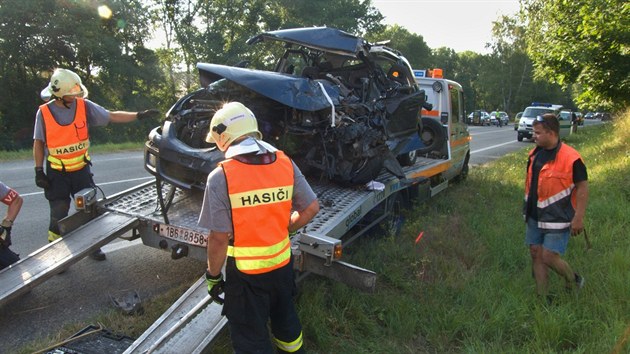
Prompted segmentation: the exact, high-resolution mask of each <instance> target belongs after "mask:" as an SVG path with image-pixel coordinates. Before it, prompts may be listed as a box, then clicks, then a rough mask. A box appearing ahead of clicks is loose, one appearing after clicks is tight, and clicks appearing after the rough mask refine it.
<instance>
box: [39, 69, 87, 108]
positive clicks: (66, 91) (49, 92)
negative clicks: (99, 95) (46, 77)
mask: <svg viewBox="0 0 630 354" xmlns="http://www.w3.org/2000/svg"><path fill="white" fill-rule="evenodd" d="M63 96H78V97H87V96H88V90H87V89H86V88H85V86H83V83H81V78H80V77H79V75H77V74H76V73H74V72H73V71H70V70H68V69H55V72H53V74H52V76H51V77H50V83H48V86H46V88H45V89H43V90H42V92H41V97H42V99H43V100H44V101H48V100H49V99H51V97H56V98H62V97H63Z"/></svg>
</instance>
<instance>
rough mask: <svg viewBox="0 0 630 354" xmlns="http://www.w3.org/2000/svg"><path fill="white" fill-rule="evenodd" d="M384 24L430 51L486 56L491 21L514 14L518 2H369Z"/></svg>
mask: <svg viewBox="0 0 630 354" xmlns="http://www.w3.org/2000/svg"><path fill="white" fill-rule="evenodd" d="M372 5H373V6H374V7H376V8H377V9H378V10H379V11H380V12H381V14H382V15H383V16H385V23H386V24H388V25H393V24H397V25H399V26H401V27H405V28H406V29H407V30H408V31H409V32H411V33H415V34H419V35H421V36H422V37H423V38H424V41H425V42H426V43H427V45H428V46H429V47H430V48H431V49H434V48H439V47H449V48H452V49H454V50H455V51H456V52H463V51H466V50H472V51H474V52H477V53H483V54H486V53H489V52H490V50H489V49H487V48H485V45H486V43H488V42H490V41H491V40H492V21H496V20H497V19H498V18H499V16H500V15H513V14H515V13H517V12H518V9H519V4H518V0H372Z"/></svg>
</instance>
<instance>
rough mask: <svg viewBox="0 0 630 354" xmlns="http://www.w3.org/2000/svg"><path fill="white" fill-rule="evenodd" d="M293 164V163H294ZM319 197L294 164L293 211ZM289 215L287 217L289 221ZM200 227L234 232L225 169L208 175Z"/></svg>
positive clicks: (306, 205) (303, 207)
mask: <svg viewBox="0 0 630 354" xmlns="http://www.w3.org/2000/svg"><path fill="white" fill-rule="evenodd" d="M292 163H293V162H292ZM316 198H317V195H316V194H315V192H313V189H312V188H311V186H310V185H309V184H308V182H307V181H306V178H305V177H304V175H303V174H302V171H300V169H299V168H298V167H297V166H296V165H295V163H293V200H292V209H293V210H298V211H302V210H304V209H306V207H308V206H309V205H310V204H311V203H312V202H313V201H314V200H315V199H316ZM288 218H289V215H287V220H288ZM198 224H199V226H201V227H203V228H205V229H208V230H212V231H217V232H229V233H231V232H232V213H231V209H230V201H229V198H228V191H227V184H226V180H225V173H224V172H223V168H221V167H217V168H215V169H214V171H212V172H211V173H210V174H209V175H208V180H207V182H206V190H205V194H204V196H203V205H202V206H201V214H199V221H198Z"/></svg>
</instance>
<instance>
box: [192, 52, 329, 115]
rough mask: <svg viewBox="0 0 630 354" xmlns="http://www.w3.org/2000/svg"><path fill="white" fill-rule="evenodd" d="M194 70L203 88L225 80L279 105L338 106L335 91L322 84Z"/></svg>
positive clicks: (208, 67)
mask: <svg viewBox="0 0 630 354" xmlns="http://www.w3.org/2000/svg"><path fill="white" fill-rule="evenodd" d="M197 69H199V77H200V81H201V85H202V86H203V87H206V86H208V85H209V84H210V83H212V82H214V81H217V80H219V79H222V78H225V79H227V80H230V81H233V82H235V83H237V84H239V85H241V86H245V87H247V88H248V89H250V90H253V91H254V92H256V93H258V94H260V95H263V96H265V97H268V98H271V99H273V100H275V101H278V102H280V103H282V104H285V105H287V106H290V107H293V108H297V109H302V110H307V111H317V110H320V109H323V108H329V107H330V104H331V103H330V102H329V101H328V99H331V100H332V101H333V103H335V104H338V103H339V98H338V97H339V91H338V90H337V89H336V88H335V87H334V86H333V85H331V84H330V83H329V82H327V81H324V80H309V79H306V78H303V77H295V76H292V75H287V74H280V73H276V72H273V71H262V70H254V69H244V68H238V67H233V66H225V65H219V64H207V63H199V64H197ZM320 82H321V85H320V84H319V83H320ZM322 88H324V89H325V90H326V93H324V92H323V91H322ZM327 96H328V97H327Z"/></svg>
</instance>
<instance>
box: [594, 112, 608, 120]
mask: <svg viewBox="0 0 630 354" xmlns="http://www.w3.org/2000/svg"><path fill="white" fill-rule="evenodd" d="M595 119H601V120H610V113H608V112H597V113H595Z"/></svg>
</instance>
